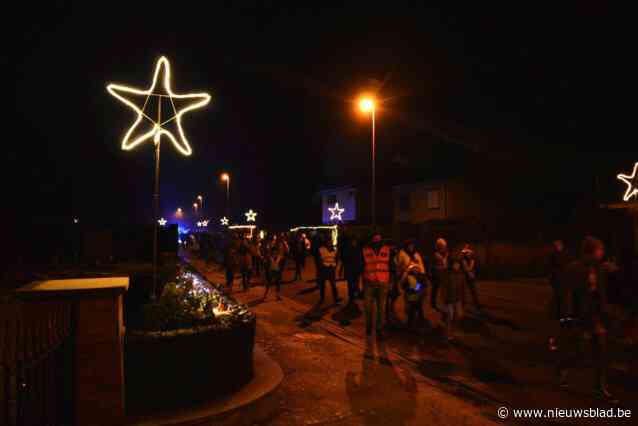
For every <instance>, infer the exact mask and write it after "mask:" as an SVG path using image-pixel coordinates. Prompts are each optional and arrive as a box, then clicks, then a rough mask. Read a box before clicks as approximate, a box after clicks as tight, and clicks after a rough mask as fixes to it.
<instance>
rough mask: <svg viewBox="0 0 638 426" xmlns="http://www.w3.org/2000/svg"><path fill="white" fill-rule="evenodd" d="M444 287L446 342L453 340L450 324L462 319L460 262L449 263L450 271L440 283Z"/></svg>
mask: <svg viewBox="0 0 638 426" xmlns="http://www.w3.org/2000/svg"><path fill="white" fill-rule="evenodd" d="M442 284H443V285H444V286H445V290H444V291H445V303H446V307H447V316H446V322H447V324H446V326H447V330H446V332H447V338H448V340H454V335H453V333H452V323H453V322H454V321H455V320H459V319H461V318H463V307H462V304H461V296H462V295H463V292H464V291H465V285H466V278H465V272H464V271H463V269H461V260H460V259H459V258H456V257H455V258H453V259H452V261H451V270H450V273H449V274H448V277H447V280H445V281H444V282H443V283H442Z"/></svg>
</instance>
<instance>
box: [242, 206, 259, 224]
mask: <svg viewBox="0 0 638 426" xmlns="http://www.w3.org/2000/svg"><path fill="white" fill-rule="evenodd" d="M244 214H245V215H246V222H254V221H255V220H256V219H257V212H254V211H253V210H252V209H250V210H248V211H247V212H246V213H244Z"/></svg>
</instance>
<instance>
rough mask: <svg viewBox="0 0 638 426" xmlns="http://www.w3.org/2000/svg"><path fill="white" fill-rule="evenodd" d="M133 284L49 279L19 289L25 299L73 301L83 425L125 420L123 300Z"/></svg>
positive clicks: (113, 279) (77, 402)
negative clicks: (129, 286) (124, 294)
mask: <svg viewBox="0 0 638 426" xmlns="http://www.w3.org/2000/svg"><path fill="white" fill-rule="evenodd" d="M128 283H129V279H128V277H108V278H86V279H65V280H48V281H40V282H35V283H32V284H29V285H27V286H24V287H22V288H20V289H18V291H17V293H18V294H19V295H20V296H21V297H22V298H24V299H29V298H36V299H48V298H64V299H67V300H72V301H73V313H74V339H75V359H74V360H73V365H74V367H75V368H74V375H75V389H74V396H75V422H76V424H77V425H83V426H84V425H87V426H88V425H116V424H122V423H124V420H125V412H124V362H123V352H124V351H123V345H124V321H123V307H122V298H123V293H124V292H125V291H126V290H127V289H128Z"/></svg>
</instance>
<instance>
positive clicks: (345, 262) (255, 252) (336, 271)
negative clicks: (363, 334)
mask: <svg viewBox="0 0 638 426" xmlns="http://www.w3.org/2000/svg"><path fill="white" fill-rule="evenodd" d="M308 257H311V258H312V260H313V262H314V265H315V269H316V275H315V282H316V286H317V290H318V291H319V300H318V301H317V306H321V305H322V304H324V303H325V298H326V286H329V291H330V293H331V296H332V302H333V304H334V306H339V305H341V304H342V302H343V301H342V299H341V298H340V297H339V292H338V290H337V280H338V278H341V277H342V278H343V279H345V281H346V282H347V289H348V292H347V295H348V296H347V302H346V307H356V306H357V305H356V301H357V300H363V305H364V310H365V318H366V331H367V333H368V334H370V335H371V334H372V331H373V329H374V330H376V333H375V334H376V336H377V337H378V338H383V333H384V330H385V328H386V327H385V326H386V324H387V323H388V322H389V321H398V319H397V318H396V315H394V313H395V308H396V306H395V305H396V302H397V300H398V299H399V298H400V297H401V296H403V299H404V306H405V314H406V315H405V316H406V319H407V320H406V324H405V325H407V326H408V327H410V328H412V329H416V328H418V327H419V324H423V322H424V319H425V316H424V308H425V301H426V298H427V297H426V296H427V293H428V289H429V291H430V305H431V307H432V308H433V309H435V310H437V311H439V312H441V313H442V315H443V317H444V318H445V321H446V336H447V338H448V339H450V340H453V339H454V328H453V324H454V322H455V321H456V320H457V319H460V318H462V317H463V314H464V310H465V302H466V297H465V295H466V293H469V294H470V295H471V297H472V301H473V304H474V308H475V309H476V310H477V312H478V313H479V314H480V313H481V305H480V303H479V299H478V293H477V289H476V274H477V262H476V259H475V256H474V252H473V251H472V249H471V247H470V246H469V244H466V245H465V247H464V248H463V250H461V251H460V252H459V253H457V254H451V253H450V251H449V249H448V245H447V242H446V241H445V240H444V239H442V238H439V239H438V240H437V241H436V251H435V254H434V257H433V260H432V267H431V268H430V269H428V268H426V262H425V261H424V259H423V256H422V255H421V254H420V253H419V252H418V250H417V248H416V243H415V241H413V240H408V241H405V242H404V243H403V244H401V245H394V244H392V243H390V242H388V241H387V240H385V239H384V238H383V236H382V235H381V234H380V233H375V234H374V235H372V237H371V238H370V239H369V240H368V241H361V240H360V239H358V238H356V237H355V236H353V235H349V234H346V235H344V237H343V238H341V240H340V242H339V247H338V248H337V247H336V246H335V244H334V242H333V240H332V238H329V237H328V236H327V235H323V234H321V233H319V232H317V233H315V234H314V235H312V236H310V237H309V236H307V235H306V234H305V233H303V232H298V233H296V234H286V233H280V234H273V235H271V236H270V237H269V238H266V239H264V240H260V239H258V238H243V239H241V238H233V239H232V241H231V243H230V244H229V245H228V247H227V249H226V253H225V256H224V266H225V270H226V285H227V286H228V287H229V288H232V286H233V282H234V279H235V276H236V275H237V274H240V275H241V285H242V289H243V290H247V289H248V288H249V286H250V283H251V278H252V277H262V276H263V281H264V283H265V291H264V296H263V298H264V299H266V297H267V296H268V294H269V292H270V288H271V287H273V286H274V287H275V291H276V297H277V300H281V295H280V292H281V281H282V275H283V271H284V270H285V269H286V264H287V261H288V260H291V261H293V262H294V271H295V273H294V281H299V280H303V279H304V271H305V269H306V261H307V258H308ZM439 293H441V294H440V296H441V298H442V302H443V305H442V306H439V305H438V297H439Z"/></svg>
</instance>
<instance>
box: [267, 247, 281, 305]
mask: <svg viewBox="0 0 638 426" xmlns="http://www.w3.org/2000/svg"><path fill="white" fill-rule="evenodd" d="M267 263H268V265H267V270H268V279H267V281H266V291H265V293H264V297H263V300H266V297H268V292H269V291H270V287H271V286H273V285H274V286H275V289H276V290H277V300H281V265H282V255H281V253H280V252H279V247H277V245H273V246H272V248H271V249H270V254H269V256H268V262H267Z"/></svg>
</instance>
